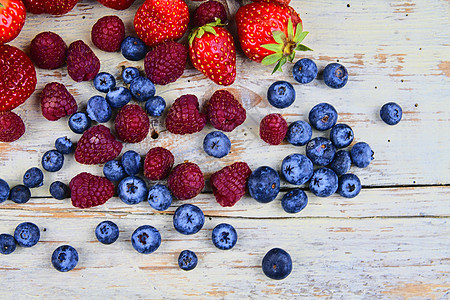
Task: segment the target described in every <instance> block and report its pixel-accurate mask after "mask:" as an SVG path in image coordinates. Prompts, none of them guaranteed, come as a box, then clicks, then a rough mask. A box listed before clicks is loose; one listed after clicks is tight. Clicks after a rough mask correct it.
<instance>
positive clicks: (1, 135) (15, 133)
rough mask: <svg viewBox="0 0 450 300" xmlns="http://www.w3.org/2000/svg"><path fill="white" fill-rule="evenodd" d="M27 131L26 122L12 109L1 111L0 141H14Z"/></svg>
mask: <svg viewBox="0 0 450 300" xmlns="http://www.w3.org/2000/svg"><path fill="white" fill-rule="evenodd" d="M24 133H25V124H24V123H23V121H22V119H21V118H20V117H19V116H18V115H17V114H15V113H14V112H12V111H1V112H0V142H8V143H9V142H14V141H15V140H18V139H19V138H20V137H21V136H22V135H23V134H24Z"/></svg>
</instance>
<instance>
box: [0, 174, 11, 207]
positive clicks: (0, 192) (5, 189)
mask: <svg viewBox="0 0 450 300" xmlns="http://www.w3.org/2000/svg"><path fill="white" fill-rule="evenodd" d="M8 197H9V184H8V183H7V182H6V181H4V180H3V179H1V178H0V203H2V202H5V201H6V200H7V199H8Z"/></svg>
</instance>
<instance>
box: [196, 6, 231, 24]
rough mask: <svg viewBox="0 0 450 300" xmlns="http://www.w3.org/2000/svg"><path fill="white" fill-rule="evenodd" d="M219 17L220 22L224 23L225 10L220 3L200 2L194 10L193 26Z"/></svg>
mask: <svg viewBox="0 0 450 300" xmlns="http://www.w3.org/2000/svg"><path fill="white" fill-rule="evenodd" d="M216 18H218V19H220V21H221V22H220V23H222V24H225V23H226V22H227V21H228V18H227V11H226V10H225V7H224V6H223V4H222V3H219V2H217V1H213V0H210V1H207V2H203V3H202V4H200V6H199V7H197V8H196V9H195V11H194V18H193V19H194V20H193V24H194V27H200V26H203V25H205V24H208V23H212V22H214V21H215V20H216Z"/></svg>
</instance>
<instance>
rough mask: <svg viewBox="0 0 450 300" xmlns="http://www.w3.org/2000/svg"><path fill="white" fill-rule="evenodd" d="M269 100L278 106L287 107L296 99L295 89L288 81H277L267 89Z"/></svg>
mask: <svg viewBox="0 0 450 300" xmlns="http://www.w3.org/2000/svg"><path fill="white" fill-rule="evenodd" d="M267 100H268V101H269V103H270V104H271V105H272V106H274V107H276V108H286V107H289V106H291V105H292V103H294V101H295V89H294V87H293V86H292V84H290V83H289V82H287V81H276V82H274V83H272V84H271V85H270V87H269V89H268V90H267Z"/></svg>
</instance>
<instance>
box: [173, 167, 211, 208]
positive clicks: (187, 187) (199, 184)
mask: <svg viewBox="0 0 450 300" xmlns="http://www.w3.org/2000/svg"><path fill="white" fill-rule="evenodd" d="M167 186H168V187H169V190H170V191H171V192H172V194H173V195H174V196H175V197H177V198H178V199H179V200H187V199H191V198H194V197H195V196H197V195H198V194H200V192H201V191H202V190H203V188H204V187H205V178H204V177H203V173H202V171H201V170H200V168H199V166H198V165H196V164H194V163H191V162H185V163H181V164H179V165H177V166H176V167H175V168H173V170H172V173H170V175H169V178H168V179H167Z"/></svg>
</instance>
